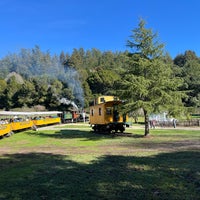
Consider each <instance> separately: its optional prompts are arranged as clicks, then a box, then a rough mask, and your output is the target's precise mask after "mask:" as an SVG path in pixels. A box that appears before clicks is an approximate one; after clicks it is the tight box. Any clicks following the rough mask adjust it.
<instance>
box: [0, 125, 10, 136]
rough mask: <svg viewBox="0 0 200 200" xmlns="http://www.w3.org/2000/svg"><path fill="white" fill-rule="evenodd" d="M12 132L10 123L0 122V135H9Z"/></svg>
mask: <svg viewBox="0 0 200 200" xmlns="http://www.w3.org/2000/svg"><path fill="white" fill-rule="evenodd" d="M11 134H12V128H11V124H10V123H9V124H0V137H4V136H8V135H9V136H10V135H11Z"/></svg>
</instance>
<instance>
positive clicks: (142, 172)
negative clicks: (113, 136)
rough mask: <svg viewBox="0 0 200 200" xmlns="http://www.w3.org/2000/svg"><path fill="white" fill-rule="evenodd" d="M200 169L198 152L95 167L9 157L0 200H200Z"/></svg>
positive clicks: (0, 167)
mask: <svg viewBox="0 0 200 200" xmlns="http://www.w3.org/2000/svg"><path fill="white" fill-rule="evenodd" d="M199 166H200V153H199V152H197V151H196V152H195V151H185V152H176V153H166V154H159V155H157V156H154V157H136V156H114V155H113V156H112V155H111V156H103V157H100V158H99V159H98V160H95V161H93V162H92V163H90V164H82V163H77V162H74V161H72V160H70V159H69V158H68V157H67V156H62V155H54V154H45V153H31V154H13V155H11V154H7V155H3V157H1V158H0V171H1V179H0V199H1V200H13V199H29V200H37V199H38V200H39V199H48V200H51V199H52V200H55V199H63V200H68V199H69V200H77V199H84V200H93V199H94V200H96V199H109V200H118V199H123V200H126V199H127V200H130V199H170V200H171V199H172V200H173V199H176V200H177V199H180V200H183V199H188V200H191V199H195V200H198V199H200V198H199V192H200V171H199Z"/></svg>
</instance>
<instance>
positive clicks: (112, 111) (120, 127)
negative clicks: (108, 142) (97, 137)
mask: <svg viewBox="0 0 200 200" xmlns="http://www.w3.org/2000/svg"><path fill="white" fill-rule="evenodd" d="M94 102H95V105H93V106H91V107H90V125H91V126H92V128H93V129H94V131H106V132H112V131H115V132H117V131H120V132H124V130H125V127H126V126H127V124H126V121H127V115H126V114H122V113H120V107H121V106H122V101H120V100H119V99H118V98H116V97H113V96H101V97H98V98H97V99H96V100H95V101H94Z"/></svg>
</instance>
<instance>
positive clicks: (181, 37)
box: [0, 0, 200, 58]
mask: <svg viewBox="0 0 200 200" xmlns="http://www.w3.org/2000/svg"><path fill="white" fill-rule="evenodd" d="M139 18H143V19H144V20H145V21H146V22H147V26H146V27H147V28H151V29H152V30H153V32H157V33H158V36H159V41H160V42H161V43H164V44H165V50H166V51H167V52H168V53H169V54H170V55H171V56H172V58H174V57H175V56H176V55H178V54H181V53H184V52H185V51H186V50H193V51H194V52H195V53H196V54H197V56H200V33H199V31H200V1H199V0H1V1H0V24H1V29H0V58H2V57H4V56H6V55H7V54H8V53H17V52H19V51H20V49H21V48H27V49H29V48H33V47H34V46H35V45H38V46H40V48H41V49H42V51H50V53H51V54H58V55H59V54H60V52H61V51H62V50H63V51H64V52H65V53H71V52H72V51H73V49H74V48H77V49H78V48H81V47H82V48H84V49H85V50H88V49H92V48H97V49H99V50H101V51H124V50H128V48H127V47H126V41H127V40H128V39H129V36H130V34H131V30H132V29H134V28H136V27H137V26H138V22H139Z"/></svg>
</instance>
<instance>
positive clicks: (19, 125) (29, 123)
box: [11, 119, 33, 131]
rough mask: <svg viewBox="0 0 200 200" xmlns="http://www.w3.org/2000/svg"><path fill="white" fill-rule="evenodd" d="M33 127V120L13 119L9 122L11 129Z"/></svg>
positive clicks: (17, 129)
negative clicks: (13, 120)
mask: <svg viewBox="0 0 200 200" xmlns="http://www.w3.org/2000/svg"><path fill="white" fill-rule="evenodd" d="M32 127H33V121H32V120H29V119H27V120H23V119H22V120H21V121H15V122H11V128H12V131H19V130H23V129H28V128H32Z"/></svg>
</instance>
